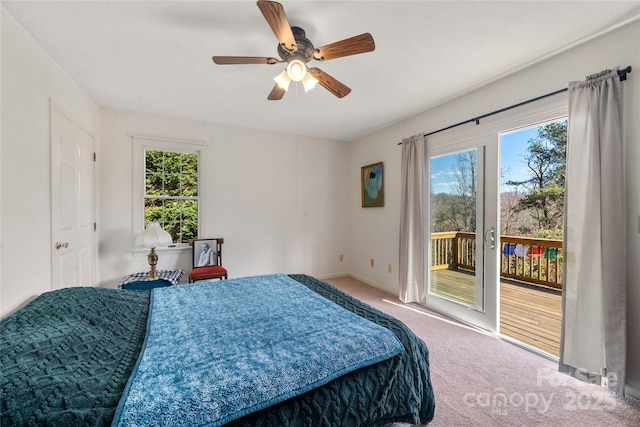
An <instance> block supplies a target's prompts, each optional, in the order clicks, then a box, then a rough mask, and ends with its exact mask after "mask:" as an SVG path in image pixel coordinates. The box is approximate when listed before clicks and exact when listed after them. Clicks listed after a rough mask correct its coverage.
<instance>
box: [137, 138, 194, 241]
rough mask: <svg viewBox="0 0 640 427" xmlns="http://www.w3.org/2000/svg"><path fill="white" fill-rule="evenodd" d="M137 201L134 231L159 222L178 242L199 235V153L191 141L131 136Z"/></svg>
mask: <svg viewBox="0 0 640 427" xmlns="http://www.w3.org/2000/svg"><path fill="white" fill-rule="evenodd" d="M133 141H134V152H135V154H136V155H135V156H134V157H135V159H134V161H135V164H136V172H135V175H136V178H135V179H136V181H138V182H139V183H140V184H139V185H140V187H139V188H140V191H139V193H138V194H139V198H137V199H138V200H139V202H137V203H136V205H137V206H136V207H135V208H134V209H135V212H134V215H135V222H136V224H137V225H136V227H135V228H136V230H138V232H139V231H141V230H142V229H144V227H145V226H146V224H147V223H149V222H158V223H160V225H161V226H162V228H164V229H165V230H166V231H167V232H168V233H169V234H171V237H172V239H173V242H174V243H175V244H177V245H179V244H186V243H188V242H189V241H190V240H191V239H195V238H197V237H198V231H199V229H200V228H201V226H202V224H201V220H200V218H201V215H200V207H201V205H202V203H201V197H202V196H201V195H202V181H203V180H202V168H201V162H202V153H203V150H204V148H205V147H204V146H198V145H194V144H192V143H184V142H175V141H166V140H156V139H143V138H134V139H133Z"/></svg>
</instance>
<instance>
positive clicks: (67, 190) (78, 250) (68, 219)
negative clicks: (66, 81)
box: [51, 102, 96, 289]
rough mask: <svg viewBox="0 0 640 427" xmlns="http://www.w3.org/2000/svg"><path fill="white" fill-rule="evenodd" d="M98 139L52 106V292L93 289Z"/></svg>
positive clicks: (56, 106) (58, 108)
mask: <svg viewBox="0 0 640 427" xmlns="http://www.w3.org/2000/svg"><path fill="white" fill-rule="evenodd" d="M94 152H95V141H94V138H93V136H92V135H91V134H89V133H88V132H87V131H85V130H84V129H82V127H80V126H79V125H78V124H76V123H75V122H74V121H73V120H72V119H71V118H70V117H69V116H68V115H67V114H65V113H64V111H63V110H62V108H61V107H60V106H58V105H56V104H55V103H53V102H52V104H51V159H52V164H51V175H52V176H51V204H52V209H51V229H52V236H51V237H52V239H51V247H52V288H53V289H60V288H64V287H69V286H91V285H93V283H94V272H95V263H96V256H95V253H96V249H95V239H96V237H95V202H94V180H95V176H94V174H95V172H94V171H95V160H94Z"/></svg>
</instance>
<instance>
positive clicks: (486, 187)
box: [424, 135, 500, 332]
mask: <svg viewBox="0 0 640 427" xmlns="http://www.w3.org/2000/svg"><path fill="white" fill-rule="evenodd" d="M496 138H497V135H485V136H482V137H479V138H473V139H470V140H466V141H457V142H455V143H450V144H442V145H437V146H434V147H430V146H429V145H427V149H426V152H425V157H426V159H425V165H426V173H425V181H426V182H425V186H424V188H425V191H427V192H428V191H430V185H429V184H430V181H429V176H430V173H431V171H430V163H431V162H430V158H431V157H437V156H442V155H447V154H453V153H456V152H462V151H467V150H472V149H476V150H477V175H478V176H477V189H476V190H477V200H476V259H477V261H476V267H475V277H476V302H477V307H469V306H466V305H463V304H460V303H457V302H455V301H453V300H450V299H446V298H442V297H439V296H438V295H436V294H432V293H429V292H428V290H429V280H430V275H431V269H430V268H429V265H427V266H426V269H425V286H427V299H426V302H425V305H426V306H427V307H428V308H430V309H433V310H436V311H439V312H443V313H446V314H447V315H450V316H452V317H455V318H457V319H460V320H462V321H464V322H467V323H471V324H473V325H476V326H479V327H481V328H483V329H486V330H489V331H492V332H498V325H499V322H498V319H499V317H500V312H499V308H500V305H499V303H498V302H499V279H500V276H499V270H498V262H499V257H498V256H497V255H498V252H499V250H500V248H499V245H495V244H494V245H493V247H490V245H488V244H485V239H484V236H485V233H487V232H488V231H489V230H491V229H493V230H494V237H495V236H497V234H496V232H495V230H499V229H500V224H499V223H498V221H499V215H498V212H499V210H498V209H497V203H498V197H497V192H498V186H499V174H498V172H497V170H498V168H497V158H498V154H497V153H498V141H497V140H496ZM424 221H425V224H427V227H426V229H427V230H429V225H430V209H425V220H424ZM430 240H431V239H430V238H428V237H427V238H425V254H427V257H426V259H427V260H430V259H431V253H430V251H431V244H430Z"/></svg>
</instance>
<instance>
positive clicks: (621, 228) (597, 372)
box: [560, 68, 627, 396]
mask: <svg viewBox="0 0 640 427" xmlns="http://www.w3.org/2000/svg"><path fill="white" fill-rule="evenodd" d="M616 71H617V68H616V69H614V70H606V71H603V72H602V73H599V74H596V75H593V76H589V77H587V79H586V81H585V82H571V83H570V84H569V125H568V141H567V173H566V186H565V188H566V193H565V209H566V211H565V236H564V272H563V274H564V276H563V304H564V316H563V324H562V338H561V348H560V371H562V372H567V373H569V374H572V375H574V376H576V377H578V378H581V379H584V380H587V381H590V382H596V383H603V384H606V382H605V381H603V380H604V379H606V380H607V382H608V387H609V389H610V390H611V391H612V392H614V393H616V394H617V395H619V396H624V384H625V370H626V329H627V324H626V323H627V322H626V307H627V302H626V236H625V209H624V188H623V185H624V182H623V145H622V92H621V91H622V88H621V84H620V79H619V77H618V74H617V72H616Z"/></svg>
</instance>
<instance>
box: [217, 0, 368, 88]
mask: <svg viewBox="0 0 640 427" xmlns="http://www.w3.org/2000/svg"><path fill="white" fill-rule="evenodd" d="M257 4H258V8H259V9H260V11H261V12H262V14H263V15H264V18H265V19H266V21H267V23H268V24H269V26H270V27H271V29H272V30H273V32H274V34H275V35H276V37H277V38H278V42H279V44H278V55H279V56H280V59H277V58H272V57H256V56H214V57H213V62H215V63H216V64H218V65H234V64H268V65H274V64H279V63H286V64H287V69H286V70H284V71H283V72H281V73H280V74H279V75H278V76H276V77H275V78H274V80H275V81H276V84H275V85H274V86H273V89H272V90H271V93H270V94H269V96H268V97H267V99H269V100H271V101H277V100H279V99H282V97H283V96H284V94H285V92H286V91H287V88H288V87H289V83H291V81H292V80H293V81H301V82H302V84H303V86H304V88H305V92H306V91H308V90H309V89H311V88H312V87H313V86H315V84H316V83H320V86H322V87H324V88H325V89H327V90H328V91H329V92H331V93H332V94H334V95H335V96H337V97H338V98H343V97H345V96H347V95H348V94H349V93H350V92H351V89H350V88H349V87H347V86H346V85H345V84H343V83H342V82H340V81H338V80H337V79H335V78H334V77H332V76H330V75H329V74H327V73H326V72H324V71H322V70H321V69H319V68H317V67H312V68H309V67H308V66H307V63H308V62H309V61H311V59H315V60H318V61H326V60H329V59H336V58H342V57H344V56H349V55H357V54H359V53H365V52H371V51H373V50H374V49H375V43H374V41H373V37H372V36H371V34H369V33H364V34H360V35H358V36H354V37H350V38H348V39H344V40H341V41H338V42H335V43H331V44H328V45H325V46H322V47H317V48H316V47H314V46H313V43H311V41H310V40H309V39H308V38H307V37H306V34H305V31H304V30H303V29H302V28H300V27H291V26H290V25H289V20H288V19H287V15H286V13H285V11H284V7H283V6H282V5H281V4H280V3H278V2H275V1H263V0H258V2H257Z"/></svg>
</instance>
